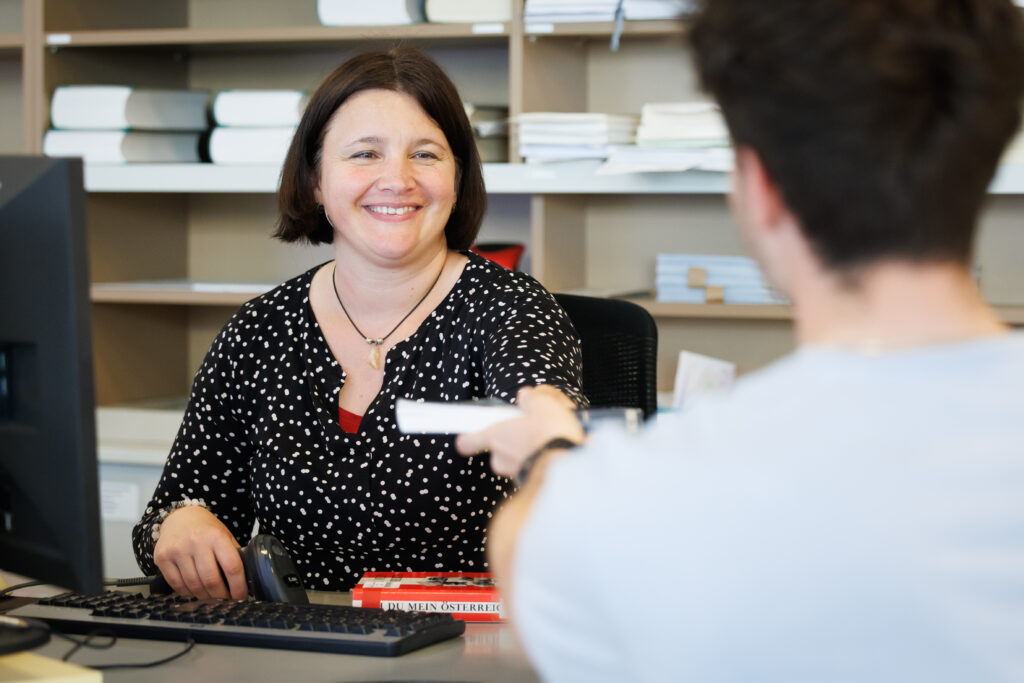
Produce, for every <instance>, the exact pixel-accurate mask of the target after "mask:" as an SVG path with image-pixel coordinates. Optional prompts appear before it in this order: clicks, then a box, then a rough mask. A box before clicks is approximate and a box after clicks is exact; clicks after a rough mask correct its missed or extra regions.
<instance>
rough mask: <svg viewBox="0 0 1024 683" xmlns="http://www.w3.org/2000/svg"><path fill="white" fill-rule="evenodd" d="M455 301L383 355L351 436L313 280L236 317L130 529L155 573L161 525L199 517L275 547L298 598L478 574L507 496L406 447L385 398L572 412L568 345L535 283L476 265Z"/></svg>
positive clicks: (573, 342) (484, 475)
mask: <svg viewBox="0 0 1024 683" xmlns="http://www.w3.org/2000/svg"><path fill="white" fill-rule="evenodd" d="M467 256H468V257H469V262H468V263H467V264H466V266H465V269H464V270H463V273H462V275H461V276H460V277H459V279H458V281H457V282H456V284H455V286H454V287H453V288H452V291H451V292H450V293H449V294H448V295H447V297H446V298H445V299H444V301H443V302H442V303H441V304H440V305H439V306H438V307H437V308H436V309H435V310H434V311H433V312H431V314H430V315H429V316H428V317H427V319H426V320H425V321H424V322H423V324H422V325H420V327H419V329H418V330H417V331H416V332H415V333H414V334H413V335H412V336H410V337H409V338H407V339H404V340H402V341H400V342H398V343H397V344H395V345H394V347H393V348H391V349H390V350H389V351H388V354H387V359H386V362H385V367H384V380H383V385H382V387H381V391H380V394H379V395H378V396H377V397H376V398H375V399H374V400H373V402H372V403H371V404H370V406H369V407H368V408H367V410H366V412H365V413H364V415H363V419H362V421H361V423H360V426H359V431H358V432H357V433H354V434H348V433H346V432H344V431H342V429H341V427H339V425H338V393H339V391H340V389H341V386H342V384H343V383H344V381H345V376H344V373H343V369H342V368H341V366H340V365H339V364H338V362H337V361H336V360H335V358H334V356H333V355H332V353H331V351H330V349H329V348H328V346H327V342H326V340H325V339H324V337H323V334H322V333H321V331H320V327H319V325H318V324H317V322H316V319H315V317H314V316H313V310H312V308H311V307H310V304H309V286H310V282H311V281H312V278H313V274H314V273H315V272H316V270H317V269H316V268H313V269H311V270H309V271H307V272H306V273H304V274H303V275H301V276H299V277H297V278H294V279H292V280H289V281H288V282H286V283H284V284H282V285H281V286H279V287H277V288H276V289H274V290H273V291H271V292H268V293H267V294H265V295H263V296H260V297H258V298H256V299H254V300H252V301H250V302H248V303H246V304H245V305H244V306H242V307H241V309H239V311H238V312H237V313H236V314H235V315H234V317H232V319H231V320H230V321H229V322H228V323H227V324H226V325H225V326H224V329H223V330H221V332H220V334H219V335H218V336H217V338H216V340H215V341H214V343H213V346H212V347H211V349H210V351H209V353H208V354H207V356H206V359H205V360H204V361H203V364H202V366H201V367H200V369H199V371H198V373H197V374H196V377H195V381H194V384H193V387H192V394H191V397H190V400H189V404H188V408H187V410H186V413H185V418H184V421H183V422H182V425H181V428H180V430H179V431H178V435H177V438H176V439H175V441H174V446H173V448H172V449H171V453H170V455H169V456H168V459H167V463H166V464H165V466H164V471H163V475H162V477H161V479H160V482H159V484H158V485H157V488H156V491H155V492H154V494H153V498H152V500H151V501H150V502H149V506H148V507H147V509H146V512H145V514H144V515H143V517H142V520H141V521H140V522H139V523H138V524H137V525H136V526H135V529H134V531H133V535H132V537H133V543H134V547H135V555H136V558H137V560H138V562H139V566H140V567H141V568H142V570H143V571H144V572H146V573H147V574H152V573H155V572H156V565H154V563H153V546H154V544H155V539H156V538H157V537H159V525H160V522H161V520H163V518H164V517H166V516H167V514H168V513H169V512H170V511H171V510H173V509H175V508H177V507H180V506H182V505H193V504H200V505H205V506H206V507H208V508H209V509H210V510H211V511H212V512H213V513H214V514H215V515H217V517H218V518H219V519H220V520H221V521H222V522H224V524H225V525H227V527H228V529H230V530H231V532H232V533H233V534H234V536H235V538H236V539H237V541H238V543H239V544H242V545H244V544H245V543H247V542H248V540H249V538H250V537H251V535H252V533H253V525H254V523H257V522H258V523H259V527H260V531H261V532H262V533H269V534H273V535H274V536H276V537H277V538H278V539H279V540H280V541H281V542H282V543H283V544H284V545H285V547H286V548H287V549H288V551H289V553H290V554H291V555H292V559H294V560H295V563H296V565H297V567H298V568H299V570H300V572H301V573H302V574H303V577H304V584H305V586H306V588H309V589H316V590H348V589H350V588H351V587H352V586H353V585H355V583H356V582H357V581H358V579H359V578H360V577H361V576H362V574H363V572H365V571H427V570H444V571H486V569H487V565H486V561H485V557H484V545H485V541H486V532H487V524H488V521H489V520H490V518H491V514H492V512H493V510H494V508H495V506H496V505H497V504H498V503H499V502H501V501H502V500H503V499H504V498H506V497H508V495H509V494H510V492H511V491H512V484H511V483H510V482H509V480H508V479H506V478H504V477H501V476H498V475H495V474H494V473H493V472H492V471H491V469H490V465H489V463H488V458H486V457H473V458H464V457H462V456H460V455H458V454H457V453H456V452H455V448H454V437H450V436H441V435H422V434H420V435H404V434H402V433H400V432H399V431H398V428H397V426H396V424H395V409H394V405H395V400H396V399H398V398H403V397H404V398H411V399H424V400H428V401H458V400H465V399H469V398H474V397H483V396H492V397H498V398H500V399H504V400H507V401H513V400H514V398H515V394H516V391H517V389H518V388H519V387H521V386H524V385H535V384H542V383H543V384H550V385H553V386H556V387H558V388H559V389H561V390H563V391H564V392H565V393H566V394H567V395H569V396H570V397H571V398H573V399H574V400H576V401H577V402H578V403H580V404H582V403H583V402H584V401H585V399H584V398H583V394H582V391H581V386H580V381H581V380H580V372H581V367H580V366H581V362H580V346H579V340H578V338H577V336H576V333H575V331H574V330H573V328H572V325H571V323H570V322H569V320H568V318H567V317H566V315H565V313H564V312H563V311H562V309H561V308H559V306H558V304H557V303H555V301H554V299H553V297H552V296H551V295H550V294H549V293H548V292H547V291H546V290H545V289H544V288H543V287H541V286H540V284H538V283H537V281H536V280H534V279H533V278H531V277H530V276H528V275H525V274H522V273H513V272H509V271H507V270H505V269H504V268H502V267H500V266H498V265H496V264H493V263H491V262H490V261H487V260H486V259H483V258H481V257H479V256H477V255H475V254H467Z"/></svg>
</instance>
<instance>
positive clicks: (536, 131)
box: [517, 112, 637, 162]
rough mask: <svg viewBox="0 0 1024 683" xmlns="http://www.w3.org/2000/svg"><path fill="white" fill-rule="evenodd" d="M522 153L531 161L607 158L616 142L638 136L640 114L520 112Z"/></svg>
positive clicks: (620, 142) (629, 140)
mask: <svg viewBox="0 0 1024 683" xmlns="http://www.w3.org/2000/svg"><path fill="white" fill-rule="evenodd" d="M517 123H518V124H519V154H520V156H523V157H525V158H526V160H527V161H528V162H545V161H569V160H574V159H604V158H606V157H607V156H608V149H609V146H610V145H613V144H623V143H631V142H633V141H634V140H635V139H636V124H637V117H635V116H629V115H619V114H599V113H587V112H583V113H566V112H531V113H528V114H520V115H519V117H518V119H517Z"/></svg>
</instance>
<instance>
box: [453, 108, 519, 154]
mask: <svg viewBox="0 0 1024 683" xmlns="http://www.w3.org/2000/svg"><path fill="white" fill-rule="evenodd" d="M462 104H463V105H464V106H465V108H466V116H468V117H469V123H470V125H471V126H473V139H474V140H476V148H477V150H478V151H479V152H480V161H482V162H483V163H485V164H486V163H498V162H505V161H508V107H504V106H492V105H477V104H472V103H470V102H463V103H462Z"/></svg>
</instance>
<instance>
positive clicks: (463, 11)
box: [423, 0, 512, 24]
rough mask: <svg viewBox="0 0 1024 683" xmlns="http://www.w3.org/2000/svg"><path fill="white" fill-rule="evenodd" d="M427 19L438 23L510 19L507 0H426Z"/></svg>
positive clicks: (472, 22)
mask: <svg viewBox="0 0 1024 683" xmlns="http://www.w3.org/2000/svg"><path fill="white" fill-rule="evenodd" d="M423 11H424V14H426V16H427V21H432V22H435V23H440V24H482V23H492V22H493V23H504V22H506V21H512V3H511V2H509V0H426V2H425V3H424V6H423Z"/></svg>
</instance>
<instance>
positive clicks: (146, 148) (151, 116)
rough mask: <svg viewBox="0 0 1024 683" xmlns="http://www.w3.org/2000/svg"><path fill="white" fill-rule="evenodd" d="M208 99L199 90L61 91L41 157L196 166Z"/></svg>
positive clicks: (68, 87)
mask: <svg viewBox="0 0 1024 683" xmlns="http://www.w3.org/2000/svg"><path fill="white" fill-rule="evenodd" d="M206 100H207V93H206V92H205V91H201V90H156V89H146V88H133V87H130V86H127V85H62V86H58V87H57V88H55V89H54V91H53V97H52V98H51V100H50V124H51V126H52V128H51V129H50V130H48V131H47V132H46V134H45V135H44V136H43V154H45V155H47V156H51V157H82V158H83V159H84V160H85V162H86V163H90V164H92V163H96V164H104V163H106V164H111V163H113V164H123V163H127V162H140V163H163V162H179V163H194V162H198V161H199V147H200V136H201V134H202V132H203V131H205V130H206V129H207V127H208V123H207V118H206Z"/></svg>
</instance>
